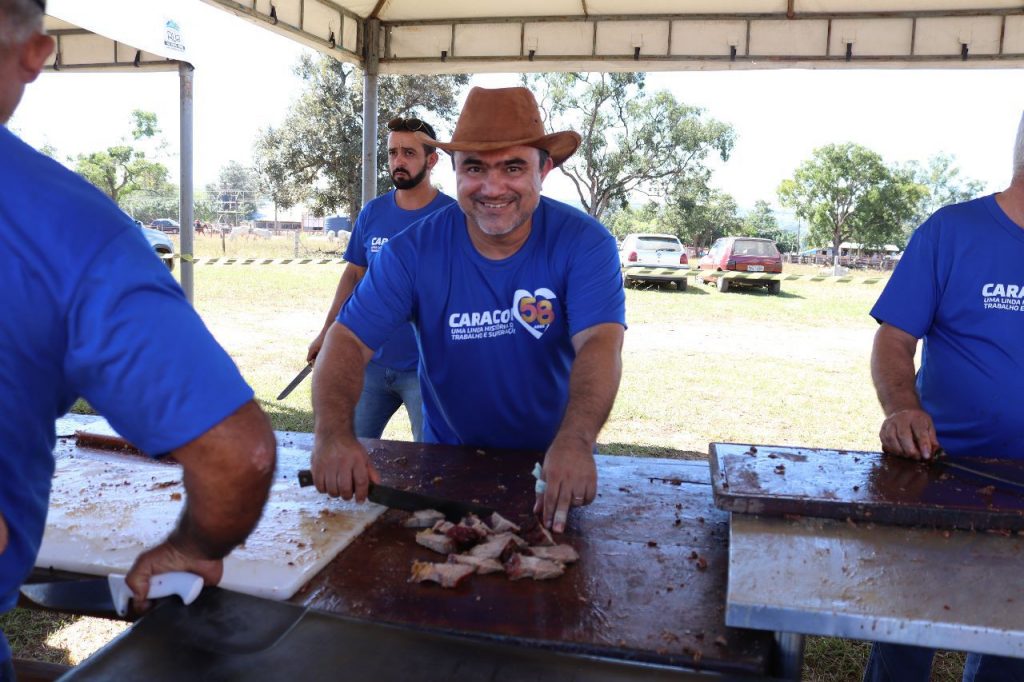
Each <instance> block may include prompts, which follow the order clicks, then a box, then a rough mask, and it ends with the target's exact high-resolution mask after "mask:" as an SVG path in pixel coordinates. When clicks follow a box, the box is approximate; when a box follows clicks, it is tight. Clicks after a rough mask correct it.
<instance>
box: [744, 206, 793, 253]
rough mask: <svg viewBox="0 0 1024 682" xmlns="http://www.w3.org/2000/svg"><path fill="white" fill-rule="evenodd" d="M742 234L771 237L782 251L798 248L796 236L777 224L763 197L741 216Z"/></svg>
mask: <svg viewBox="0 0 1024 682" xmlns="http://www.w3.org/2000/svg"><path fill="white" fill-rule="evenodd" d="M743 234H745V235H747V236H749V237H758V238H760V239H771V240H772V241H774V242H775V245H776V246H778V247H779V251H781V252H783V253H791V252H793V251H797V250H799V249H800V245H799V244H798V243H797V236H796V235H795V234H793V233H792V232H790V231H789V230H785V229H783V228H781V227H780V226H779V221H778V219H776V217H775V212H774V211H772V207H771V205H770V204H769V203H768V202H767V201H765V200H764V199H758V200H757V201H756V202H754V209H753V210H752V211H751V212H750V213H748V214H747V215H746V216H745V217H744V218H743Z"/></svg>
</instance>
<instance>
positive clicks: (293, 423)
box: [256, 398, 313, 433]
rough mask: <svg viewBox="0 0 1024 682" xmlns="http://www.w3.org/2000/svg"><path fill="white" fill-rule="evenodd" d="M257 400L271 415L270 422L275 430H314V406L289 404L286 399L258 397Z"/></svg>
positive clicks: (308, 431)
mask: <svg viewBox="0 0 1024 682" xmlns="http://www.w3.org/2000/svg"><path fill="white" fill-rule="evenodd" d="M256 402H257V403H259V406H260V407H262V408H263V411H264V412H266V413H267V416H268V417H270V424H271V426H272V427H273V429H274V430H275V431H300V432H304V433H311V432H312V431H313V406H312V405H309V406H306V407H303V408H298V407H294V406H292V405H288V404H287V403H285V402H284V401H281V402H278V401H277V400H264V399H263V398H257V399H256Z"/></svg>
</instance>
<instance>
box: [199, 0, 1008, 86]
mask: <svg viewBox="0 0 1024 682" xmlns="http://www.w3.org/2000/svg"><path fill="white" fill-rule="evenodd" d="M203 1H204V2H206V3H207V4H210V5H213V6H215V7H219V8H221V9H224V10H226V11H229V12H232V13H234V14H235V15H238V16H240V17H243V18H245V19H248V20H250V21H253V22H256V23H258V24H260V25H262V26H264V27H266V28H267V29H269V30H271V31H275V32H277V33H280V34H283V35H286V36H289V37H291V38H293V39H295V40H298V41H300V42H302V43H305V44H306V45H309V46H311V47H313V48H315V49H317V50H320V51H321V52H324V53H325V54H330V55H332V56H334V57H336V58H338V59H341V60H343V61H347V62H350V63H354V64H358V65H363V61H364V52H365V50H364V49H363V46H364V44H365V42H366V37H367V35H368V34H369V33H370V32H371V31H373V30H374V29H373V28H371V27H373V26H374V25H375V24H373V23H371V22H370V21H369V20H376V21H377V22H379V23H378V24H376V26H377V31H376V33H375V40H376V47H377V52H376V55H377V59H378V63H379V70H380V72H381V73H460V72H486V71H588V70H603V71H608V70H621V71H626V70H628V71H664V70H672V71H679V70H697V69H758V68H762V69H763V68H786V67H800V68H851V67H852V68H882V67H939V66H941V67H944V68H951V67H952V68H956V67H965V68H971V67H984V68H993V67H1019V66H1021V65H1022V64H1024V2H1021V0H685V1H683V0H518V1H517V2H515V3H500V4H499V3H494V2H480V1H479V0H472V1H471V0H431V1H430V2H423V0H338V1H335V0H242V1H236V0H203ZM499 7H500V8H501V9H502V10H504V11H505V13H499V12H496V11H495V10H496V8H499ZM509 9H512V10H513V11H514V12H515V13H514V14H512V13H508V10H509Z"/></svg>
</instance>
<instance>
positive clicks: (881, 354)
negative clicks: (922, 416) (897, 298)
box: [871, 324, 921, 417]
mask: <svg viewBox="0 0 1024 682" xmlns="http://www.w3.org/2000/svg"><path fill="white" fill-rule="evenodd" d="M916 348H917V339H915V338H914V337H913V336H911V335H910V334H907V333H906V332H904V331H902V330H901V329H898V328H897V327H893V326H891V325H887V324H886V325H882V326H881V327H879V329H878V331H877V332H876V333H875V341H874V346H873V347H872V350H871V378H872V380H873V381H874V383H875V392H876V393H877V394H878V402H879V403H880V404H881V406H882V411H883V412H884V414H885V416H886V417H888V416H891V415H893V414H895V413H896V412H900V411H902V410H919V409H921V401H920V399H919V398H918V395H917V387H916V385H915V376H916V374H915V369H914V353H915V351H916Z"/></svg>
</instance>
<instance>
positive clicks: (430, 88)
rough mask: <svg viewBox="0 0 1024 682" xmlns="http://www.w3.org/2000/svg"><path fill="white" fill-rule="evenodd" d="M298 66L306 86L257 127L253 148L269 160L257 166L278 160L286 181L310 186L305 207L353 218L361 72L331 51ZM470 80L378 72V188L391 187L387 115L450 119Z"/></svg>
mask: <svg viewBox="0 0 1024 682" xmlns="http://www.w3.org/2000/svg"><path fill="white" fill-rule="evenodd" d="M296 73H297V74H298V75H299V77H300V78H302V80H303V81H305V90H304V92H303V93H302V94H301V95H300V97H299V99H298V101H297V102H296V103H295V104H294V105H293V106H292V109H291V111H290V112H289V114H288V116H287V118H286V119H285V121H284V123H283V124H282V125H281V126H280V127H278V128H277V129H274V130H267V131H264V132H263V133H261V136H260V137H261V139H260V141H259V142H258V143H257V150H258V151H257V153H258V154H260V155H261V156H263V155H265V156H269V157H270V159H269V160H268V161H264V160H262V159H261V160H258V161H257V164H256V165H257V167H258V168H262V167H265V166H272V165H274V164H278V165H279V166H280V168H281V170H282V175H283V176H284V177H285V179H286V181H287V182H288V183H290V184H292V185H294V186H297V187H304V188H308V192H309V201H310V202H311V204H312V206H311V207H312V209H313V211H314V212H315V213H317V214H318V215H326V214H328V213H331V212H336V211H339V210H344V211H347V212H348V216H349V218H351V219H352V220H353V221H354V220H355V218H356V215H357V214H358V213H359V209H360V208H361V207H362V185H363V183H362V172H363V159H362V154H363V146H362V145H363V89H362V72H360V71H359V70H358V69H356V68H355V67H352V66H349V65H347V64H342V63H341V62H339V61H337V60H335V59H333V58H331V57H327V56H321V57H319V58H317V59H314V58H312V57H309V56H303V57H302V59H301V61H300V62H299V65H298V66H297V67H296ZM468 83H469V76H467V75H465V74H458V75H445V76H428V75H415V76H390V75H389V76H381V77H380V79H379V80H378V94H377V110H378V118H377V128H378V130H379V131H380V140H379V144H378V145H377V170H378V174H377V186H378V187H379V188H382V189H383V190H384V191H386V190H387V189H390V177H389V175H388V173H387V150H386V149H385V141H386V138H387V132H388V131H387V126H386V124H387V122H388V121H389V120H391V119H392V118H395V117H396V116H403V117H409V116H417V117H420V118H425V117H426V116H427V115H428V114H429V115H430V118H431V123H433V122H434V121H435V120H440V121H450V120H454V119H455V117H456V115H457V108H456V107H457V105H458V101H459V94H460V91H461V88H462V87H464V86H465V85H466V84H468ZM435 129H436V127H435ZM439 134H440V132H439Z"/></svg>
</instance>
